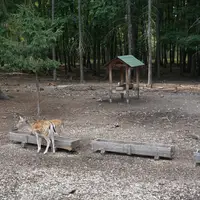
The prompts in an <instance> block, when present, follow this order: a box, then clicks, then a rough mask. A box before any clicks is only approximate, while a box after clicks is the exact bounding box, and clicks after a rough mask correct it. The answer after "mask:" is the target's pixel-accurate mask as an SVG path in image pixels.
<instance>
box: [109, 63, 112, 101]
mask: <svg viewBox="0 0 200 200" xmlns="http://www.w3.org/2000/svg"><path fill="white" fill-rule="evenodd" d="M109 84H110V90H109V101H110V103H112V66H111V65H109Z"/></svg>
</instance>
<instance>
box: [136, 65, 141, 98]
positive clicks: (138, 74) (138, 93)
mask: <svg viewBox="0 0 200 200" xmlns="http://www.w3.org/2000/svg"><path fill="white" fill-rule="evenodd" d="M139 84H140V71H139V68H138V67H137V68H136V90H137V98H138V99H139V95H140V86H139Z"/></svg>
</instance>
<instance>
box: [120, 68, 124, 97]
mask: <svg viewBox="0 0 200 200" xmlns="http://www.w3.org/2000/svg"><path fill="white" fill-rule="evenodd" d="M123 84H124V67H120V85H123ZM123 98H124V93H121V99H123Z"/></svg>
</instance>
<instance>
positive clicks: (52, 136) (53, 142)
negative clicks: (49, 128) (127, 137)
mask: <svg viewBox="0 0 200 200" xmlns="http://www.w3.org/2000/svg"><path fill="white" fill-rule="evenodd" d="M50 137H51V142H52V151H53V153H55V152H56V151H55V140H54V134H53V133H52V134H51V136H50Z"/></svg>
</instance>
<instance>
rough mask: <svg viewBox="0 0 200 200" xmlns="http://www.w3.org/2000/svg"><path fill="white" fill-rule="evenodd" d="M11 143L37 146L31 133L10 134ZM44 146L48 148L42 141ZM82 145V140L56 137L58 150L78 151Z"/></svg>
mask: <svg viewBox="0 0 200 200" xmlns="http://www.w3.org/2000/svg"><path fill="white" fill-rule="evenodd" d="M9 138H10V141H12V142H16V143H21V144H22V147H24V146H25V145H26V144H37V143H36V137H35V136H34V135H31V134H30V133H23V132H10V133H9ZM42 145H43V146H46V142H45V141H44V140H42ZM79 145H80V140H76V139H74V140H73V139H67V138H65V137H58V136H55V146H56V148H57V149H65V150H68V151H76V149H77V148H78V147H79Z"/></svg>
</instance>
